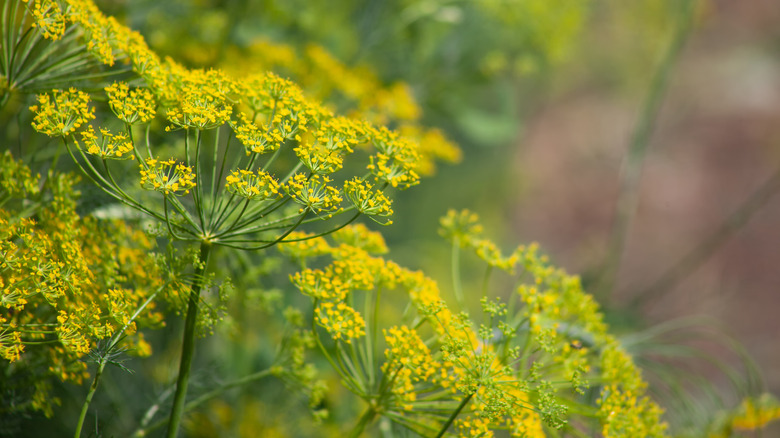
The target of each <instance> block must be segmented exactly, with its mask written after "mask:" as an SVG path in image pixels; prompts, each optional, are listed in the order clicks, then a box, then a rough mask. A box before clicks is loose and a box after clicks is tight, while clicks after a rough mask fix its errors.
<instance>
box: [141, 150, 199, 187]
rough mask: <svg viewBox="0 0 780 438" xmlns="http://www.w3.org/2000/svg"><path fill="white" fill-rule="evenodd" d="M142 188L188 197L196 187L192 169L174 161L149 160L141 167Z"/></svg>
mask: <svg viewBox="0 0 780 438" xmlns="http://www.w3.org/2000/svg"><path fill="white" fill-rule="evenodd" d="M140 168H141V187H143V188H145V189H147V190H154V191H157V192H160V193H163V194H165V195H186V194H187V193H189V192H190V189H192V188H193V187H195V174H194V173H193V172H192V168H191V167H189V166H185V165H184V164H181V163H177V162H176V160H174V159H172V158H171V159H169V160H158V159H156V158H147V159H146V162H145V163H143V164H141V165H140Z"/></svg>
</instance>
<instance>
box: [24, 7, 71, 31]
mask: <svg viewBox="0 0 780 438" xmlns="http://www.w3.org/2000/svg"><path fill="white" fill-rule="evenodd" d="M24 1H25V2H26V3H28V4H29V5H30V7H31V8H32V15H33V18H34V19H35V23H34V24H33V26H35V27H37V28H38V29H40V30H41V34H42V35H43V36H44V38H48V39H51V40H58V39H60V38H62V35H63V34H64V33H65V16H64V15H63V14H62V8H60V5H59V4H58V3H57V2H54V1H42V0H24Z"/></svg>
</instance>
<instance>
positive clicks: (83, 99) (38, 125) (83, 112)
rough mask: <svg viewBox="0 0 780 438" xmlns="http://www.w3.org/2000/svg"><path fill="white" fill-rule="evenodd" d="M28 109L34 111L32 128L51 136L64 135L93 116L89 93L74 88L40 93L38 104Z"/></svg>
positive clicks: (93, 109) (93, 110)
mask: <svg viewBox="0 0 780 438" xmlns="http://www.w3.org/2000/svg"><path fill="white" fill-rule="evenodd" d="M30 110H31V111H33V112H34V113H35V118H34V119H33V123H32V126H33V128H35V130H36V131H38V132H40V133H43V134H46V135H48V136H51V137H60V136H66V135H68V134H70V133H72V132H73V131H75V130H76V129H78V128H79V127H81V125H83V124H85V123H87V122H89V121H90V120H92V119H94V118H95V108H91V107H90V106H89V95H88V94H87V93H85V92H83V91H79V90H76V89H75V88H70V89H68V90H54V91H52V93H51V95H49V94H41V95H39V96H38V105H33V106H31V107H30Z"/></svg>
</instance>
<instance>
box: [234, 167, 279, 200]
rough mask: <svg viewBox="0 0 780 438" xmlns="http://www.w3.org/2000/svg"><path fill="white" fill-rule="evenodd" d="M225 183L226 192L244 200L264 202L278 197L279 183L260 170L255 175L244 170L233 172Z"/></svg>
mask: <svg viewBox="0 0 780 438" xmlns="http://www.w3.org/2000/svg"><path fill="white" fill-rule="evenodd" d="M225 181H227V183H226V184H225V187H226V188H227V190H228V192H230V193H235V194H236V195H238V196H241V197H244V198H246V199H251V200H256V201H264V200H266V199H271V198H275V197H278V196H279V183H278V182H276V179H275V178H274V177H273V176H271V175H270V174H269V173H267V172H263V171H262V170H258V171H257V174H255V173H253V172H250V171H248V170H244V169H240V170H234V171H233V172H232V173H231V174H230V175H228V176H227V177H226V178H225Z"/></svg>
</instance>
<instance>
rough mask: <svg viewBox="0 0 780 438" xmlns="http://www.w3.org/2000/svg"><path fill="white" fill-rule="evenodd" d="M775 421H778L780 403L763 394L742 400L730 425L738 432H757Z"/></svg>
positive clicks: (779, 417)
mask: <svg viewBox="0 0 780 438" xmlns="http://www.w3.org/2000/svg"><path fill="white" fill-rule="evenodd" d="M776 420H780V403H778V402H777V400H776V399H774V398H773V397H772V396H771V395H769V394H763V395H762V396H760V397H758V398H751V397H748V398H745V399H744V400H742V403H741V404H740V406H739V408H737V411H736V414H735V415H734V416H733V417H732V418H731V425H732V427H733V428H734V429H738V430H757V429H760V428H762V427H764V426H766V425H767V424H769V423H771V422H773V421H776Z"/></svg>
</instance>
